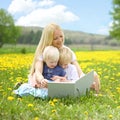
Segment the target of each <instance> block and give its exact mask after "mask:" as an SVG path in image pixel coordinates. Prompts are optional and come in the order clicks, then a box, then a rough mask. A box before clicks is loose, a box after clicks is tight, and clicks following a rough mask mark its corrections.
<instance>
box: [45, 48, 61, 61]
mask: <svg viewBox="0 0 120 120" xmlns="http://www.w3.org/2000/svg"><path fill="white" fill-rule="evenodd" d="M49 59H50V60H54V61H58V60H59V50H58V48H56V47H54V46H47V47H45V49H44V51H43V61H44V62H46V61H47V60H49Z"/></svg>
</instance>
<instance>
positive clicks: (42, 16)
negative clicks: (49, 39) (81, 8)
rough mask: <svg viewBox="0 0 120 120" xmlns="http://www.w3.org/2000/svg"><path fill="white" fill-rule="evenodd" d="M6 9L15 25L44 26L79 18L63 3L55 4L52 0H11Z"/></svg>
mask: <svg viewBox="0 0 120 120" xmlns="http://www.w3.org/2000/svg"><path fill="white" fill-rule="evenodd" d="M8 11H9V12H10V13H11V14H13V15H14V16H17V15H20V16H19V18H17V19H16V25H22V26H41V27H44V26H45V25H46V24H48V23H50V22H56V23H58V24H61V23H66V22H72V21H76V20H79V17H78V16H76V15H75V14H74V13H72V12H71V11H68V10H67V7H66V6H64V5H55V2H54V0H13V1H12V2H11V4H10V6H9V8H8Z"/></svg>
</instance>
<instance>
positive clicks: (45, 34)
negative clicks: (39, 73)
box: [30, 23, 64, 75]
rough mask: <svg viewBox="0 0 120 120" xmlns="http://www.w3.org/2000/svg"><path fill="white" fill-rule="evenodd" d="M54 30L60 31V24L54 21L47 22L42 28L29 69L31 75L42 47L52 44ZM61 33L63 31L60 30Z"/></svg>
mask: <svg viewBox="0 0 120 120" xmlns="http://www.w3.org/2000/svg"><path fill="white" fill-rule="evenodd" d="M55 30H60V31H62V29H61V28H60V26H59V25H57V24H55V23H51V24H48V25H47V26H46V27H45V28H44V29H43V31H42V35H41V39H40V41H39V43H38V46H37V48H36V51H35V55H34V59H33V63H32V67H31V70H30V74H31V75H32V74H33V73H34V71H35V63H36V61H37V60H39V57H40V56H41V55H42V53H43V50H44V48H45V47H46V46H50V45H52V42H53V39H54V38H53V37H54V32H55ZM62 34H63V32H62ZM63 42H64V34H63Z"/></svg>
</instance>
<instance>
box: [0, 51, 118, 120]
mask: <svg viewBox="0 0 120 120" xmlns="http://www.w3.org/2000/svg"><path fill="white" fill-rule="evenodd" d="M75 54H76V56H77V59H78V61H79V64H80V66H81V68H82V70H83V72H85V73H87V72H89V71H90V70H91V69H94V70H95V71H96V72H97V73H98V74H99V77H100V80H101V90H100V93H99V94H98V96H95V95H94V91H91V92H90V94H89V95H87V96H81V97H76V98H74V97H66V98H53V99H50V98H46V99H41V98H34V97H33V96H24V97H22V98H21V97H17V96H16V95H14V94H13V90H14V86H15V84H16V83H17V82H20V81H22V82H27V80H28V78H27V75H28V73H29V69H30V66H31V63H32V59H33V55H34V54H33V53H27V54H21V53H19V54H18V53H4V54H0V119H1V120H119V119H120V51H119V50H116V51H112V50H111V51H110V50H109V51H75Z"/></svg>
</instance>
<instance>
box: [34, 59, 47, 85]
mask: <svg viewBox="0 0 120 120" xmlns="http://www.w3.org/2000/svg"><path fill="white" fill-rule="evenodd" d="M42 72H43V61H40V60H38V61H37V62H36V64H35V77H36V81H37V83H38V84H40V85H41V87H47V80H46V79H44V77H43V75H42Z"/></svg>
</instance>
